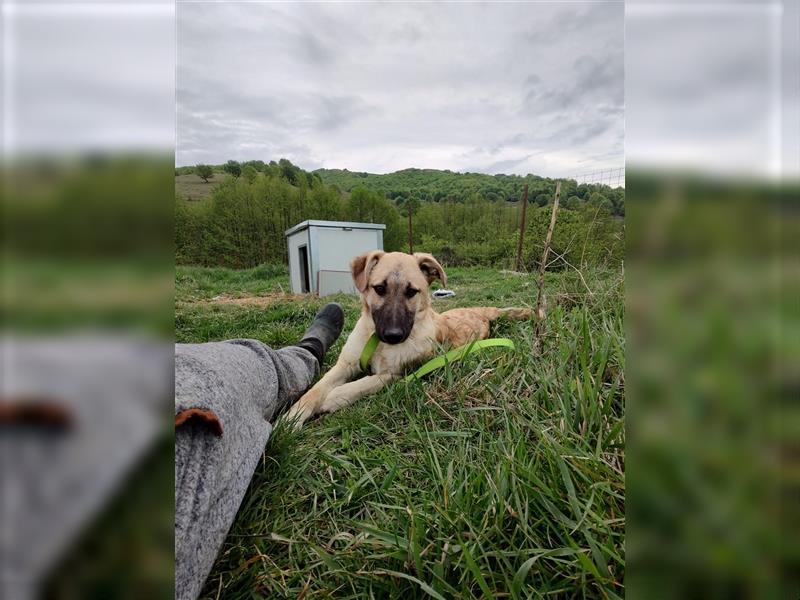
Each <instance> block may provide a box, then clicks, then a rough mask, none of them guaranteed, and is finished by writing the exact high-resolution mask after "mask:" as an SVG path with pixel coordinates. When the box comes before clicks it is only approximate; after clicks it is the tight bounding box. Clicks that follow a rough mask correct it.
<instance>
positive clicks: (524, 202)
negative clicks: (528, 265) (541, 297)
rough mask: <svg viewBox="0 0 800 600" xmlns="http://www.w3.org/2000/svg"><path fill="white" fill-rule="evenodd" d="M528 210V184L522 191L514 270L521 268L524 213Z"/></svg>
mask: <svg viewBox="0 0 800 600" xmlns="http://www.w3.org/2000/svg"><path fill="white" fill-rule="evenodd" d="M527 210H528V184H527V183H526V184H525V190H524V191H523V192H522V213H520V217H519V240H517V262H516V264H515V266H514V270H515V271H521V270H522V242H523V240H524V239H525V214H526V213H527Z"/></svg>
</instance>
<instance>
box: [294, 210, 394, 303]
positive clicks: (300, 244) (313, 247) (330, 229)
mask: <svg viewBox="0 0 800 600" xmlns="http://www.w3.org/2000/svg"><path fill="white" fill-rule="evenodd" d="M384 229H386V225H383V224H381V223H349V222H346V221H303V222H302V223H298V224H297V225H295V226H294V227H292V228H291V229H287V230H286V233H285V235H286V244H287V245H288V247H289V278H290V280H291V282H292V293H294V294H304V293H315V294H318V295H320V296H327V295H328V294H335V293H337V292H344V293H346V294H357V293H358V292H357V291H356V288H355V286H354V285H353V279H352V277H351V276H350V261H351V260H352V259H353V257H354V256H358V255H359V254H364V253H365V252H369V251H370V250H383V230H384Z"/></svg>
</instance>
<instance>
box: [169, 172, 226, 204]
mask: <svg viewBox="0 0 800 600" xmlns="http://www.w3.org/2000/svg"><path fill="white" fill-rule="evenodd" d="M224 178H225V173H220V172H219V171H214V175H213V177H211V179H209V180H208V182H207V183H206V182H205V181H203V180H202V179H201V178H200V177H199V176H198V175H195V174H194V173H189V174H187V175H176V176H175V191H176V192H178V193H180V195H181V196H183V198H185V199H186V200H204V199H205V198H208V197H209V196H210V195H211V193H212V192H213V191H214V188H216V187H217V185H219V183H220V182H221V181H222V180H223V179H224Z"/></svg>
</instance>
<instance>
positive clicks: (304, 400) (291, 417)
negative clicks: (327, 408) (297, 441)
mask: <svg viewBox="0 0 800 600" xmlns="http://www.w3.org/2000/svg"><path fill="white" fill-rule="evenodd" d="M318 405H319V394H318V393H317V392H315V391H314V390H313V389H312V390H309V391H308V392H306V393H305V394H304V395H303V396H302V397H301V398H300V399H299V400H298V401H297V402H295V403H294V404H293V405H292V407H291V408H290V409H289V410H288V412H287V413H286V414H285V415H284V417H283V418H284V419H285V420H286V422H287V423H289V425H290V426H291V427H292V428H294V429H295V430H297V429H300V428H301V427H302V426H303V423H305V422H306V421H308V420H309V419H310V418H311V417H313V416H314V414H315V413H316V412H317V406H318Z"/></svg>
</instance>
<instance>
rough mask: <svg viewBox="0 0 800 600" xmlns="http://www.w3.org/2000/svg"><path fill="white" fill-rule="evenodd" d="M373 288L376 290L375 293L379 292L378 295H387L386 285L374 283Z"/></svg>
mask: <svg viewBox="0 0 800 600" xmlns="http://www.w3.org/2000/svg"><path fill="white" fill-rule="evenodd" d="M372 289H373V290H375V293H376V294H378V296H384V295H386V286H385V285H373V286H372Z"/></svg>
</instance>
